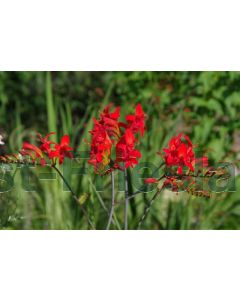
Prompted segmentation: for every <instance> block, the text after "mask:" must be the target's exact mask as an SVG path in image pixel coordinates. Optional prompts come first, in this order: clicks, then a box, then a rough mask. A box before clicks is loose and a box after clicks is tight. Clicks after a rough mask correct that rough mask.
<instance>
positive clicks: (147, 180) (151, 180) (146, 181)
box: [144, 178, 158, 184]
mask: <svg viewBox="0 0 240 300" xmlns="http://www.w3.org/2000/svg"><path fill="white" fill-rule="evenodd" d="M144 183H146V184H150V183H158V180H157V179H156V178H147V179H145V180H144Z"/></svg>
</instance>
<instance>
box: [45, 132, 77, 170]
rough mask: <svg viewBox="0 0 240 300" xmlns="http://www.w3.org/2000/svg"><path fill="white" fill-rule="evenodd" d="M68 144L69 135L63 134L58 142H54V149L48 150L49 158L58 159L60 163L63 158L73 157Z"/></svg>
mask: <svg viewBox="0 0 240 300" xmlns="http://www.w3.org/2000/svg"><path fill="white" fill-rule="evenodd" d="M69 144H70V137H69V135H64V136H63V137H62V139H61V142H60V144H57V143H54V150H52V151H50V152H49V158H50V159H53V161H54V162H56V160H57V159H58V160H59V164H60V165H61V164H62V163H63V162H64V158H65V157H68V158H73V155H72V152H71V151H72V150H73V148H71V147H70V146H69Z"/></svg>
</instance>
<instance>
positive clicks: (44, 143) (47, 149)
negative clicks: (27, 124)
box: [37, 132, 56, 155]
mask: <svg viewBox="0 0 240 300" xmlns="http://www.w3.org/2000/svg"><path fill="white" fill-rule="evenodd" d="M53 134H55V132H50V133H48V134H47V135H46V136H45V137H42V136H41V135H40V134H38V135H37V136H38V138H39V141H40V142H41V146H40V147H39V148H40V149H41V150H42V151H43V152H44V153H46V154H48V155H49V154H50V153H51V151H52V149H51V146H52V145H55V144H56V143H55V142H53V141H49V137H50V136H51V135H53Z"/></svg>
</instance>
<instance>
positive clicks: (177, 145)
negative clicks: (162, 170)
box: [163, 133, 195, 174]
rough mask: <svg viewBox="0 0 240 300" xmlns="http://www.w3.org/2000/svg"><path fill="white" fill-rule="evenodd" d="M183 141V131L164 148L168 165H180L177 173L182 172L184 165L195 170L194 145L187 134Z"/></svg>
mask: <svg viewBox="0 0 240 300" xmlns="http://www.w3.org/2000/svg"><path fill="white" fill-rule="evenodd" d="M184 138H185V141H184V142H183V141H182V133H180V134H179V135H178V136H177V137H173V138H172V139H171V140H170V142H169V147H168V148H165V149H163V151H164V152H165V156H164V158H165V163H166V165H167V166H178V170H177V173H178V174H182V170H183V167H185V166H186V167H188V168H189V170H190V171H194V161H195V155H194V152H193V145H192V142H191V141H190V139H189V137H188V136H187V135H185V136H184Z"/></svg>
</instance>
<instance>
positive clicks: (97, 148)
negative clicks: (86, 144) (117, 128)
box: [88, 120, 112, 173]
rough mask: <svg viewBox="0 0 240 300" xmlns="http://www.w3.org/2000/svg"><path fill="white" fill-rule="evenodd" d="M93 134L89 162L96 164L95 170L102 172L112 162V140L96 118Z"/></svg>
mask: <svg viewBox="0 0 240 300" xmlns="http://www.w3.org/2000/svg"><path fill="white" fill-rule="evenodd" d="M90 133H91V135H92V142H91V150H90V159H89V161H88V163H89V164H91V165H93V166H94V169H95V171H96V172H97V173H98V172H100V173H101V172H102V171H103V170H104V168H105V167H106V166H107V165H108V164H109V163H110V156H111V149H112V141H111V139H110V137H109V135H108V133H107V131H106V130H105V128H104V126H103V125H101V124H100V123H99V122H98V121H97V120H94V127H93V130H92V131H90Z"/></svg>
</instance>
